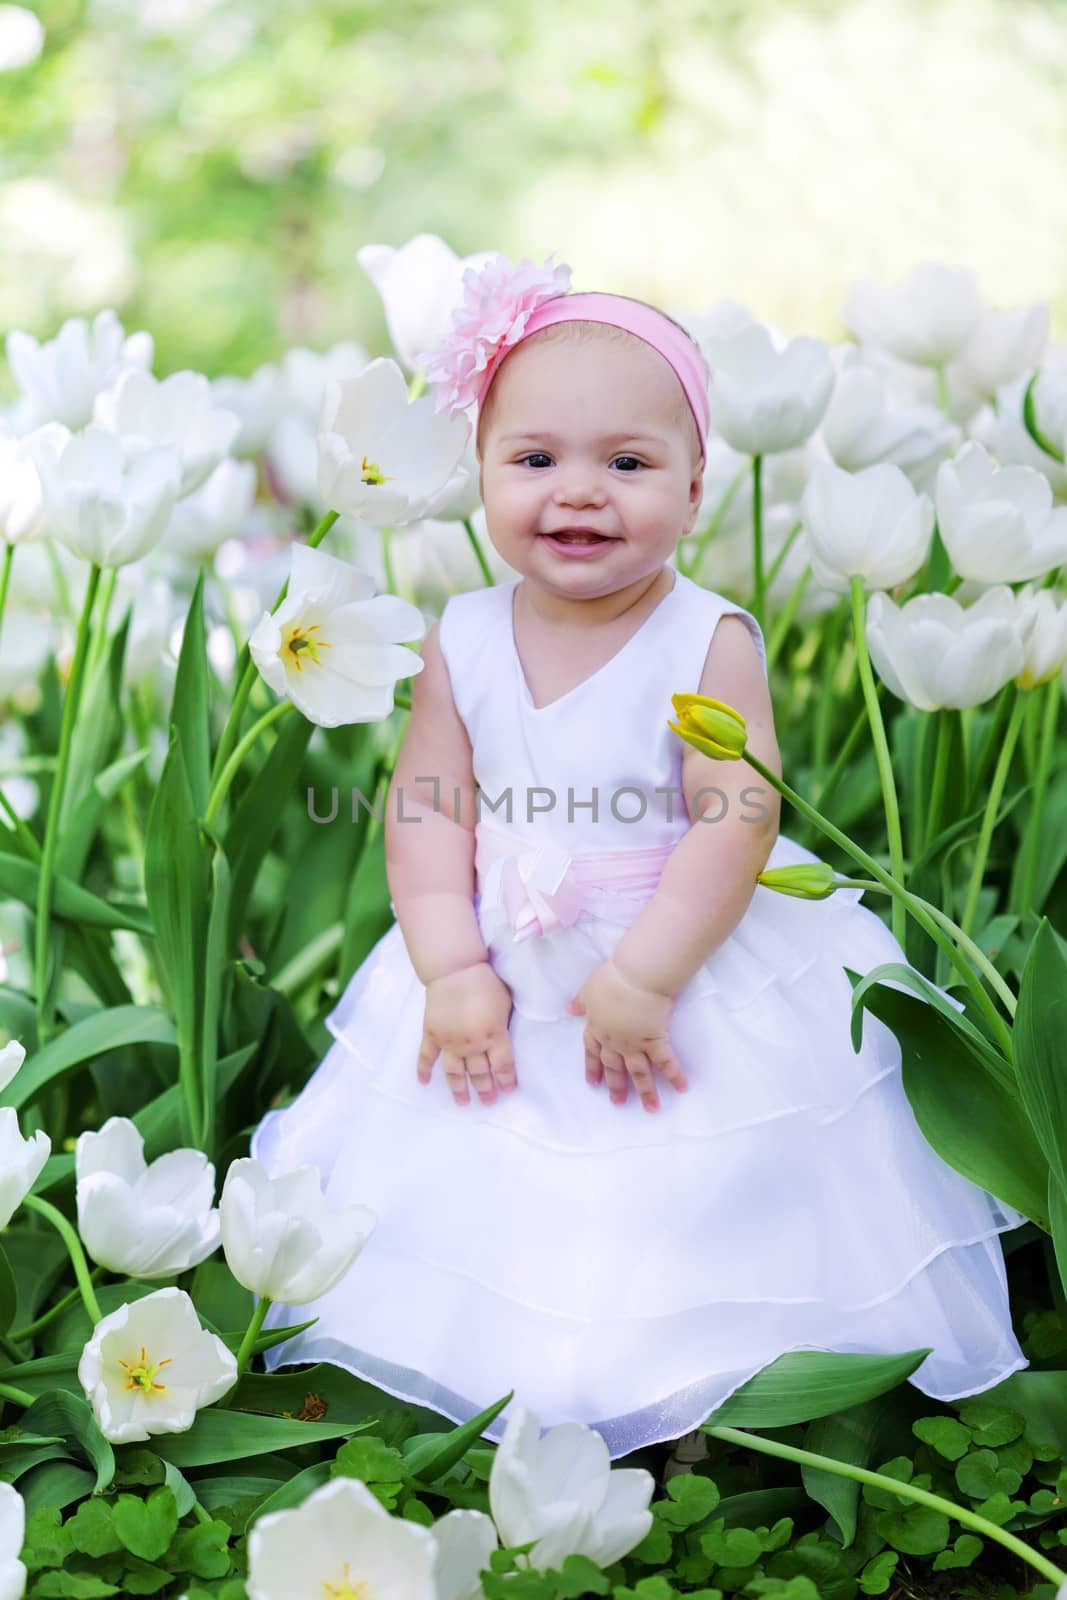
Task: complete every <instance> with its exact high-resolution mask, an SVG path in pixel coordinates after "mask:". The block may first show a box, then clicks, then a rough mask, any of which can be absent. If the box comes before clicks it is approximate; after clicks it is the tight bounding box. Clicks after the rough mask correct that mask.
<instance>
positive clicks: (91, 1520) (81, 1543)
mask: <svg viewBox="0 0 1067 1600" xmlns="http://www.w3.org/2000/svg"><path fill="white" fill-rule="evenodd" d="M67 1532H68V1533H69V1534H70V1539H71V1543H72V1544H73V1546H74V1548H75V1550H80V1551H81V1552H82V1554H83V1555H87V1556H108V1555H112V1554H113V1553H114V1552H115V1551H116V1550H121V1549H122V1540H121V1539H120V1538H119V1536H118V1534H117V1533H116V1532H115V1523H114V1517H113V1512H112V1507H111V1506H110V1505H108V1503H107V1501H106V1500H98V1499H95V1498H94V1499H91V1500H83V1501H82V1503H81V1505H80V1506H79V1507H78V1509H77V1511H76V1512H75V1513H74V1515H73V1517H71V1519H70V1521H69V1522H68V1523H67Z"/></svg>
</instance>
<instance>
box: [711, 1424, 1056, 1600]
mask: <svg viewBox="0 0 1067 1600" xmlns="http://www.w3.org/2000/svg"><path fill="white" fill-rule="evenodd" d="M700 1431H701V1433H707V1434H710V1435H711V1437H712V1438H713V1439H721V1440H723V1442H724V1443H725V1444H733V1445H740V1446H742V1447H743V1448H744V1449H747V1450H759V1451H763V1452H764V1453H765V1454H766V1455H769V1456H779V1457H781V1459H782V1460H783V1461H796V1462H798V1463H799V1464H800V1465H801V1466H804V1467H815V1468H817V1469H818V1470H820V1471H823V1472H832V1473H835V1474H836V1475H837V1476H838V1477H839V1478H852V1479H853V1480H854V1481H855V1482H857V1483H869V1484H871V1485H873V1486H874V1487H876V1488H878V1489H885V1490H888V1491H889V1492H890V1493H891V1494H899V1495H901V1496H903V1498H904V1499H905V1500H915V1501H917V1502H918V1504H919V1505H923V1506H929V1507H930V1509H931V1510H932V1511H940V1512H941V1513H942V1515H943V1516H946V1517H951V1518H952V1519H953V1521H955V1522H962V1523H963V1525H964V1527H966V1528H973V1529H974V1530H975V1532H976V1533H980V1534H982V1535H983V1537H984V1538H986V1539H992V1540H994V1541H995V1542H996V1543H997V1544H1002V1545H1003V1546H1004V1548H1005V1549H1006V1550H1010V1551H1011V1552H1012V1554H1013V1555H1015V1556H1018V1557H1019V1559H1020V1561H1025V1562H1027V1563H1028V1564H1029V1565H1030V1566H1031V1567H1034V1568H1036V1570H1037V1571H1038V1572H1040V1573H1041V1575H1042V1577H1045V1578H1048V1579H1049V1580H1050V1581H1051V1582H1052V1583H1056V1584H1061V1583H1065V1582H1067V1572H1063V1571H1062V1570H1061V1569H1060V1568H1059V1567H1057V1566H1056V1565H1055V1563H1054V1562H1052V1561H1049V1559H1048V1557H1047V1556H1043V1555H1042V1554H1041V1553H1040V1551H1037V1550H1033V1549H1031V1547H1030V1546H1029V1545H1028V1544H1024V1543H1023V1541H1022V1539H1017V1538H1016V1537H1015V1535H1014V1534H1013V1533H1005V1531H1004V1529H1003V1528H998V1527H997V1525H996V1523H995V1522H989V1521H988V1520H987V1519H986V1518H985V1517H982V1516H979V1514H978V1512H977V1511H971V1510H969V1509H968V1508H967V1507H966V1506H958V1505H956V1503H955V1501H953V1500H946V1499H945V1498H944V1497H943V1496H942V1495H939V1494H931V1492H930V1491H929V1489H919V1488H917V1487H916V1486H915V1484H913V1483H906V1482H905V1481H904V1480H903V1479H900V1478H890V1477H887V1476H886V1474H885V1473H882V1472H871V1471H869V1469H868V1468H867V1467H857V1466H853V1465H852V1463H851V1462H849V1461H835V1460H834V1458H833V1457H832V1456H824V1455H819V1454H818V1453H817V1452H816V1451H814V1450H800V1449H798V1448H797V1447H796V1445H791V1444H781V1443H779V1441H778V1440H777V1439H765V1438H764V1437H763V1436H762V1435H761V1434H757V1433H749V1432H747V1431H746V1430H745V1429H743V1428H718V1427H712V1426H710V1425H709V1424H708V1423H704V1424H703V1426H702V1427H701V1430H700Z"/></svg>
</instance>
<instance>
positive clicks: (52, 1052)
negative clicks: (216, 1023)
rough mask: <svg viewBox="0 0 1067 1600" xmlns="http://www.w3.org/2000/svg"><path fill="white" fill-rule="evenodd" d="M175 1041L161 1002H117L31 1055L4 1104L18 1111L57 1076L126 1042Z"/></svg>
mask: <svg viewBox="0 0 1067 1600" xmlns="http://www.w3.org/2000/svg"><path fill="white" fill-rule="evenodd" d="M174 1043H176V1038H175V1033H174V1024H173V1022H172V1021H171V1019H170V1017H169V1016H168V1015H167V1013H166V1012H165V1011H163V1010H161V1009H160V1007H158V1006H113V1007H111V1008H110V1009H109V1010H107V1011H97V1012H94V1013H92V1014H91V1015H90V1016H88V1017H85V1018H83V1019H82V1021H80V1022H75V1023H72V1024H71V1026H70V1027H69V1028H67V1029H65V1030H64V1031H63V1032H62V1033H61V1034H60V1035H59V1036H58V1037H57V1038H55V1039H53V1040H51V1041H50V1042H49V1043H48V1044H46V1045H45V1047H44V1049H43V1050H38V1051H36V1052H35V1054H34V1055H32V1056H27V1057H26V1060H25V1062H24V1063H23V1066H22V1068H21V1069H20V1071H19V1072H17V1073H16V1074H15V1077H14V1078H13V1079H12V1080H11V1082H10V1083H9V1084H8V1086H7V1088H6V1090H5V1091H4V1093H3V1094H2V1095H0V1104H2V1105H6V1106H14V1108H15V1110H16V1111H17V1110H18V1109H19V1108H20V1107H21V1106H24V1105H26V1104H27V1103H28V1102H29V1101H30V1100H33V1099H36V1098H37V1096H38V1095H39V1094H40V1092H41V1090H42V1089H43V1088H44V1087H45V1085H46V1084H49V1083H51V1082H52V1081H53V1080H54V1079H55V1078H58V1077H60V1076H61V1075H62V1074H63V1073H65V1072H70V1071H72V1070H73V1069H74V1068H76V1067H82V1066H84V1065H85V1064H86V1062H88V1061H91V1060H92V1059H93V1058H94V1057H95V1056H100V1055H104V1054H106V1053H107V1051H109V1050H117V1049H119V1048H120V1046H122V1045H130V1044H174Z"/></svg>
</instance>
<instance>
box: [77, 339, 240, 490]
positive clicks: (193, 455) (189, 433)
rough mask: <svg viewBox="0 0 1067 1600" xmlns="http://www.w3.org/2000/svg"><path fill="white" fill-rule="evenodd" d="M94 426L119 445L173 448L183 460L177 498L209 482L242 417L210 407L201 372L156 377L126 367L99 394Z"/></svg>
mask: <svg viewBox="0 0 1067 1600" xmlns="http://www.w3.org/2000/svg"><path fill="white" fill-rule="evenodd" d="M93 422H94V423H95V424H96V426H97V427H100V428H105V429H107V431H108V432H109V433H113V434H115V435H116V436H117V437H118V438H120V439H122V440H123V441H129V440H137V441H138V443H139V445H141V446H142V447H144V446H145V445H169V446H170V447H171V448H172V449H173V450H175V451H176V452H177V455H178V458H179V460H180V462H181V487H180V488H179V490H178V498H179V499H181V498H182V496H183V495H187V494H191V493H192V492H193V490H194V489H199V488H200V485H201V484H202V483H205V482H206V481H207V479H208V478H209V477H210V476H211V474H212V473H213V472H214V470H215V468H216V467H217V466H218V464H219V462H220V461H221V460H222V459H223V457H224V456H225V455H226V454H227V453H228V451H229V448H230V446H231V444H232V443H233V441H234V440H235V439H236V437H237V435H238V433H239V432H240V430H241V419H240V417H238V416H235V415H234V413H233V412H232V411H226V410H224V409H223V408H222V407H221V406H216V405H215V404H214V403H213V396H212V392H211V384H210V383H209V382H208V380H207V378H205V377H204V375H203V373H200V372H188V371H185V372H172V373H171V375H170V377H169V378H162V379H160V378H154V377H153V376H152V374H151V373H150V372H138V371H134V370H131V369H129V368H127V370H126V371H125V372H122V373H120V374H119V376H118V378H117V379H116V381H115V383H114V384H113V386H112V387H111V388H110V389H108V390H106V391H105V392H104V393H103V394H98V395H97V397H96V400H95V401H94V402H93Z"/></svg>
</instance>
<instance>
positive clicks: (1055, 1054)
mask: <svg viewBox="0 0 1067 1600" xmlns="http://www.w3.org/2000/svg"><path fill="white" fill-rule="evenodd" d="M1013 1046H1014V1055H1015V1074H1016V1078H1017V1079H1018V1084H1019V1093H1020V1095H1021V1096H1022V1101H1023V1104H1024V1106H1025V1107H1026V1110H1027V1113H1028V1114H1029V1117H1030V1121H1031V1123H1032V1125H1033V1129H1034V1133H1035V1135H1036V1138H1037V1141H1038V1143H1039V1144H1040V1146H1041V1149H1042V1151H1043V1152H1044V1156H1045V1160H1046V1161H1047V1162H1048V1165H1049V1167H1050V1169H1051V1170H1052V1171H1053V1172H1054V1173H1055V1174H1056V1177H1057V1178H1058V1180H1059V1182H1060V1185H1061V1187H1063V1188H1064V1189H1067V960H1065V959H1064V957H1063V956H1062V955H1061V953H1060V950H1059V946H1058V945H1057V943H1056V940H1055V939H1054V938H1053V935H1052V929H1051V927H1050V924H1049V921H1048V918H1047V917H1042V919H1041V922H1040V923H1039V925H1038V930H1037V933H1036V934H1035V936H1034V941H1033V944H1032V945H1031V946H1030V953H1029V955H1028V956H1027V958H1026V965H1025V966H1024V968H1023V973H1022V979H1021V982H1020V985H1019V1003H1018V1008H1017V1010H1016V1013H1015V1030H1014V1034H1013ZM1027 1214H1028V1215H1029V1213H1027Z"/></svg>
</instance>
